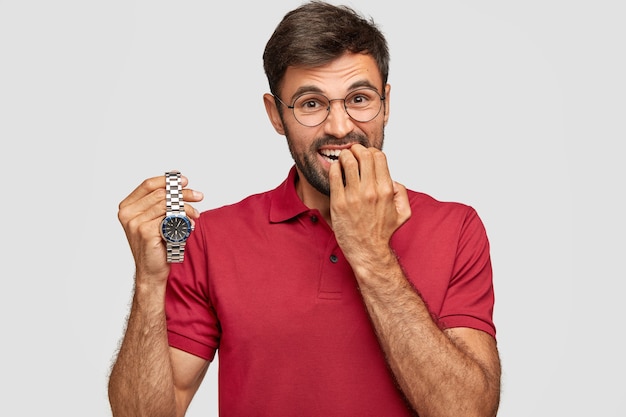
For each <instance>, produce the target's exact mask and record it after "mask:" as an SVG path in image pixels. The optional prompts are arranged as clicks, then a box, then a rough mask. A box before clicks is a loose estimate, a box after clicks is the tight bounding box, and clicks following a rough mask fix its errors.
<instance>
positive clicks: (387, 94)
mask: <svg viewBox="0 0 626 417" xmlns="http://www.w3.org/2000/svg"><path fill="white" fill-rule="evenodd" d="M390 100H391V85H389V84H387V85H385V101H384V102H383V105H384V106H385V126H387V122H388V121H389V109H390V107H389V102H390Z"/></svg>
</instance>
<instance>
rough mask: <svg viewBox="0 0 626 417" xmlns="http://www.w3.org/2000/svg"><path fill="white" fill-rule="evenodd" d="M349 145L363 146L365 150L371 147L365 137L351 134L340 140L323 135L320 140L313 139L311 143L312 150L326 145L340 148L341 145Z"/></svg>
mask: <svg viewBox="0 0 626 417" xmlns="http://www.w3.org/2000/svg"><path fill="white" fill-rule="evenodd" d="M350 143H352V144H354V143H358V144H360V145H363V146H364V147H366V148H369V147H370V146H371V145H370V143H369V140H368V139H367V137H366V136H364V135H359V134H358V133H354V132H351V133H349V134H348V135H347V136H344V137H343V138H341V139H340V138H337V137H335V136H330V135H325V136H322V137H320V138H317V139H315V141H313V145H312V148H313V149H319V148H321V147H322V146H328V145H334V146H342V145H348V144H350Z"/></svg>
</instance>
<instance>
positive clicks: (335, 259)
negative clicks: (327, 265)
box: [330, 254, 339, 264]
mask: <svg viewBox="0 0 626 417" xmlns="http://www.w3.org/2000/svg"><path fill="white" fill-rule="evenodd" d="M338 260H339V258H337V255H334V254H333V255H330V261H331V262H332V263H334V264H336V263H337V261H338Z"/></svg>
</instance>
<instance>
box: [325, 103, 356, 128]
mask: <svg viewBox="0 0 626 417" xmlns="http://www.w3.org/2000/svg"><path fill="white" fill-rule="evenodd" d="M328 113H329V114H328V117H327V118H326V121H325V122H324V123H325V124H324V132H325V133H326V134H328V135H332V136H334V137H336V138H342V137H344V136H346V135H347V134H348V133H350V132H351V131H352V130H354V122H353V120H352V118H351V117H350V116H349V115H348V113H347V112H346V108H345V107H344V102H343V100H341V99H335V100H331V101H330V104H329V110H328Z"/></svg>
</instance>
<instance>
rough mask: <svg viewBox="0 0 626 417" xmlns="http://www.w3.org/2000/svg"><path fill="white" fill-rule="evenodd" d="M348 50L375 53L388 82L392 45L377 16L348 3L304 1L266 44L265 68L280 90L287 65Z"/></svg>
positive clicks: (316, 62) (320, 61)
mask: <svg viewBox="0 0 626 417" xmlns="http://www.w3.org/2000/svg"><path fill="white" fill-rule="evenodd" d="M345 52H352V53H367V54H369V55H371V56H372V57H373V58H374V60H375V61H376V64H377V65H378V70H379V71H380V74H381V76H382V79H383V84H386V83H387V77H388V74H389V48H388V47H387V41H386V40H385V37H384V35H383V34H382V32H381V31H380V30H379V29H378V27H377V26H376V24H375V23H374V21H373V19H371V18H370V19H369V20H368V19H365V18H364V17H362V16H361V15H359V14H358V13H357V12H356V11H355V10H353V9H352V8H350V7H348V6H334V5H331V4H328V3H325V2H323V1H317V0H314V1H310V2H308V3H305V4H303V5H302V6H300V7H298V8H296V9H294V10H292V11H290V12H288V13H287V14H286V15H285V16H284V17H283V20H282V21H281V22H280V23H279V25H278V26H277V27H276V30H275V31H274V33H273V34H272V36H271V37H270V39H269V41H268V42H267V45H266V46H265V51H264V52H263V68H264V70H265V75H266V76H267V80H268V82H269V87H270V91H271V92H272V94H277V93H278V92H279V91H278V89H279V85H280V82H281V81H282V78H283V76H284V75H285V71H286V70H287V67H289V66H305V67H316V66H320V65H324V64H326V63H328V62H330V61H332V60H333V59H336V58H337V57H339V56H341V55H343V54H344V53H345ZM381 87H382V86H381Z"/></svg>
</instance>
